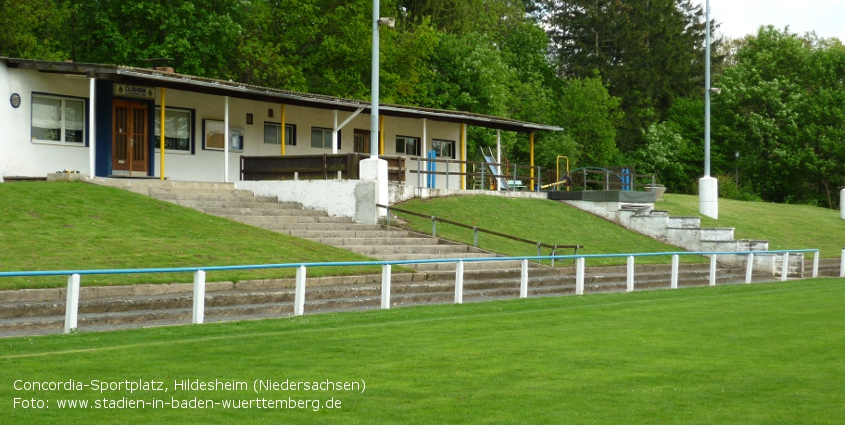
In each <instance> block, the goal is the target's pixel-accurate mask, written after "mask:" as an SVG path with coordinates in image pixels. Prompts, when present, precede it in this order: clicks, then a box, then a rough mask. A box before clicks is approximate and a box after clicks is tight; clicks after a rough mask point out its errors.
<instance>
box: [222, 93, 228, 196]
mask: <svg viewBox="0 0 845 425" xmlns="http://www.w3.org/2000/svg"><path fill="white" fill-rule="evenodd" d="M223 99H224V101H225V104H226V105H225V108H224V114H223V182H224V183H229V96H223Z"/></svg>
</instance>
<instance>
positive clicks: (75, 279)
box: [0, 249, 845, 333]
mask: <svg viewBox="0 0 845 425" xmlns="http://www.w3.org/2000/svg"><path fill="white" fill-rule="evenodd" d="M791 252H792V253H799V252H800V253H803V252H812V253H813V254H814V255H813V277H814V278H815V277H818V269H819V250H818V249H797V250H780V251H745V252H659V253H637V254H588V255H584V254H582V255H577V254H576V255H547V256H539V255H538V256H536V257H533V256H526V257H492V258H490V257H486V258H432V259H420V260H393V261H346V262H327V263H288V264H253V265H244V266H213V267H178V268H159V269H116V270H44V271H19V272H0V277H12V276H56V275H67V276H68V285H67V291H66V295H67V302H66V303H65V323H64V333H71V332H75V331H76V329H77V326H78V323H79V322H78V318H79V294H80V280H81V276H82V275H91V274H130V273H176V272H187V271H192V272H194V290H193V303H194V305H193V312H192V318H191V322H192V323H195V324H199V323H203V321H204V317H205V290H206V280H205V274H206V271H217V270H243V269H268V268H294V267H295V268H296V269H297V271H296V287H295V293H294V301H293V314H294V316H301V315H303V314H305V283H306V275H307V267H309V266H312V267H327V266H374V265H381V267H382V272H381V308H382V309H388V308H390V305H391V296H390V287H391V267H392V266H393V265H400V264H424V263H455V264H456V265H455V303H458V304H460V303H462V302H463V290H464V283H463V282H464V263H471V262H490V261H514V260H519V261H520V262H521V273H520V280H519V297H520V298H527V297H528V273H529V272H528V261H529V260H535V259H536V260H537V261H538V262H539V261H540V260H547V259H550V260H552V261H553V262H554V260H555V259H567V258H571V259H575V294H576V295H583V294H584V288H585V285H584V281H585V279H584V276H585V272H584V269H585V265H584V264H585V259H587V258H609V257H622V256H626V257H628V269H627V270H628V271H627V285H626V291H627V292H631V291H633V290H634V289H635V281H634V257H643V256H661V255H664V256H665V255H671V256H672V275H671V283H670V286H669V287H670V288H671V289H677V288H678V272H679V266H678V264H679V263H678V258H679V256H680V255H710V286H716V255H747V256H748V261H747V266H746V273H745V283H751V280H752V274H753V273H752V269H753V264H754V256H755V255H765V254H768V255H777V254H779V253H783V266H782V269H781V270H782V271H781V281H785V280H786V277H787V274H788V264H789V262H788V258H789V254H790V253H791ZM843 262H845V250H843ZM844 269H845V268H844ZM841 274H843V275H845V270H843V271H842V273H841Z"/></svg>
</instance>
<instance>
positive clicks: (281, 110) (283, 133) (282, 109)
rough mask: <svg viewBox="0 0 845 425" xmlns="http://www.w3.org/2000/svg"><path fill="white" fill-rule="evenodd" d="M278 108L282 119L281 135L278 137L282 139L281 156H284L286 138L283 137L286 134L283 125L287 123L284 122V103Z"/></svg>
mask: <svg viewBox="0 0 845 425" xmlns="http://www.w3.org/2000/svg"><path fill="white" fill-rule="evenodd" d="M279 109H280V110H279V113H280V115H279V116H280V118H281V120H282V134H281V137H280V139H281V141H282V156H285V145H287V140H286V138H285V136H286V134H287V133H286V132H285V125H286V124H287V123H285V105H284V104H281V105H279Z"/></svg>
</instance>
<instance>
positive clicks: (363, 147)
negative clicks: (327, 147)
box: [353, 129, 370, 153]
mask: <svg viewBox="0 0 845 425" xmlns="http://www.w3.org/2000/svg"><path fill="white" fill-rule="evenodd" d="M354 138H355V146H354V148H353V149H354V150H353V152H358V153H370V131H369V130H367V131H364V130H358V129H355V133H354Z"/></svg>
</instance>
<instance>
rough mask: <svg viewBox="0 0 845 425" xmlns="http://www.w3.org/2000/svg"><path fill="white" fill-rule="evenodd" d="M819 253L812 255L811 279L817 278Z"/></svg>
mask: <svg viewBox="0 0 845 425" xmlns="http://www.w3.org/2000/svg"><path fill="white" fill-rule="evenodd" d="M819 254H820V252H819V251H816V252H814V253H813V278H817V277H819Z"/></svg>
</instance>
